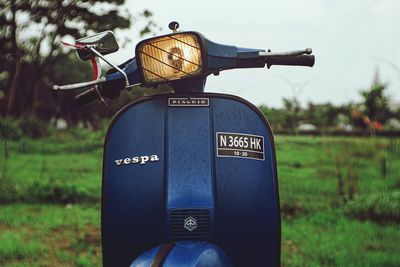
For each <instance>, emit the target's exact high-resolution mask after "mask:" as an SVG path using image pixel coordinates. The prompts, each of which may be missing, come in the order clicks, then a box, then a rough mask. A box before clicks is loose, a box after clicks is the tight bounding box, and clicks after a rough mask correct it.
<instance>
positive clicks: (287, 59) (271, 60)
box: [266, 55, 315, 68]
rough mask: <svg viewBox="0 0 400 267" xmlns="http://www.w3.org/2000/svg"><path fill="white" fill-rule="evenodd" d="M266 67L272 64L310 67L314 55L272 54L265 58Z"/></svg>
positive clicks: (312, 63) (313, 60)
mask: <svg viewBox="0 0 400 267" xmlns="http://www.w3.org/2000/svg"><path fill="white" fill-rule="evenodd" d="M266 63H267V67H268V68H270V67H271V66H272V65H286V66H307V67H312V66H314V63H315V57H314V55H300V56H276V57H274V56H272V57H267V59H266Z"/></svg>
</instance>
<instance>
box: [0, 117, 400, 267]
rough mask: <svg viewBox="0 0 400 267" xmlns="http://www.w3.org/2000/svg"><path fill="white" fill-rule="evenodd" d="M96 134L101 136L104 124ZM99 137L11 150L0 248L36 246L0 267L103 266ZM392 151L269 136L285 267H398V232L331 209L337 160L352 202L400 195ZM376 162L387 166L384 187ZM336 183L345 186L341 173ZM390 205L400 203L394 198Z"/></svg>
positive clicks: (67, 136) (388, 144)
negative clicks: (352, 176)
mask: <svg viewBox="0 0 400 267" xmlns="http://www.w3.org/2000/svg"><path fill="white" fill-rule="evenodd" d="M102 124H104V125H103V126H101V127H104V128H105V126H106V125H107V124H108V122H107V121H104V122H102ZM104 131H105V130H104V129H102V131H98V132H93V131H90V130H87V129H80V128H76V129H68V130H63V131H53V132H52V134H51V136H48V137H46V138H39V139H31V138H21V139H20V140H19V141H9V151H10V157H9V159H8V161H7V169H8V171H7V174H8V175H7V176H8V180H7V183H10V184H9V185H7V186H9V189H6V186H3V185H1V184H0V191H1V188H3V191H1V192H0V197H3V198H4V194H5V193H7V192H9V193H8V196H9V198H8V200H7V201H5V202H7V203H3V204H2V205H0V236H1V235H2V233H5V232H7V233H8V232H9V233H12V235H11V234H9V235H6V236H5V237H3V239H0V247H1V245H2V242H3V241H5V242H8V243H17V242H16V241H15V240H14V239H13V236H14V235H17V236H20V237H19V240H20V241H23V242H25V243H29V241H32V243H33V244H37V243H38V244H43V245H42V247H41V248H40V249H38V250H34V251H36V252H32V253H31V254H30V253H25V254H24V255H25V256H24V257H22V256H17V255H21V254H22V253H19V254H18V253H15V254H13V253H8V254H7V255H9V256H8V258H6V259H5V258H2V256H1V254H0V265H2V266H3V265H4V266H64V265H65V266H77V265H81V266H99V265H101V243H100V209H101V207H100V198H101V168H102V143H103V140H104V139H103V138H104V136H103V135H104ZM397 141H398V140H397V139H396V140H392V139H388V138H374V139H372V138H343V137H306V136H296V137H293V136H276V138H275V142H276V149H277V162H278V174H279V190H280V204H281V212H282V265H283V266H399V265H400V262H399V261H400V259H399V258H398V257H397V255H398V254H399V253H400V251H399V248H400V232H399V231H398V225H394V224H393V223H391V224H388V223H386V224H377V223H375V222H371V221H369V219H368V220H364V221H361V220H358V219H353V217H354V218H359V217H358V216H357V215H354V214H357V213H355V212H353V211H349V210H348V209H349V208H348V207H350V206H351V205H352V204H351V203H352V202H350V203H349V204H347V203H346V204H343V203H337V198H338V197H337V177H336V166H335V159H334V155H337V156H338V157H340V156H341V157H342V161H348V164H351V163H354V164H357V166H358V167H357V168H358V171H359V173H358V175H359V176H358V177H359V180H358V185H357V194H356V195H358V196H360V197H363V196H365V197H367V196H370V195H371V194H372V195H374V194H377V192H389V190H393V189H395V188H397V189H396V191H395V192H399V191H398V189H399V181H400V179H399V178H400V176H399V175H398V174H399V173H400V160H399V159H400V153H399V152H398V150H396V149H394V148H393V146H394V145H393V144H394V143H396V144H397ZM325 147H330V148H331V149H332V153H331V154H329V153H327V151H326V149H324V148H325ZM2 149H3V148H2V147H0V154H2V153H3V151H2ZM382 153H383V154H382ZM382 155H384V156H385V158H386V160H387V163H388V164H387V170H386V171H387V175H386V177H385V178H383V177H382V170H381V161H380V159H381V158H382ZM351 158H356V159H354V160H351ZM343 174H344V177H345V176H346V175H347V174H348V172H347V171H344V172H343ZM346 179H347V178H346ZM346 188H347V187H346ZM13 190H14V191H13ZM346 190H347V189H346ZM396 194H398V193H396ZM375 198H376V199H378V198H379V197H375ZM390 199H391V200H388V201H392V199H393V198H392V197H391V198H390ZM3 200H4V199H3ZM354 201H355V202H356V201H358V198H356V199H355V200H354ZM394 201H395V202H397V203H398V202H399V201H398V197H396V198H394ZM343 205H344V206H343ZM390 205H395V206H393V207H390V209H391V210H392V211H393V210H395V209H396V207H397V206H398V204H393V203H391V204H390ZM396 205H397V206H396ZM385 207H386V206H385ZM382 209H386V208H383V206H382ZM397 209H398V208H397ZM392 213H393V212H392ZM354 237H357V238H354ZM7 240H11V241H7ZM16 247H18V246H16ZM20 249H23V248H21V247H20ZM4 255H5V254H4ZM12 255H15V256H12ZM18 257H19V258H18Z"/></svg>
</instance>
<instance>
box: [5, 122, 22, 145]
mask: <svg viewBox="0 0 400 267" xmlns="http://www.w3.org/2000/svg"><path fill="white" fill-rule="evenodd" d="M0 137H1V138H4V139H7V140H13V141H18V140H19V139H20V138H21V137H22V132H21V129H20V128H19V126H18V125H17V123H15V121H13V120H11V119H8V118H3V117H0Z"/></svg>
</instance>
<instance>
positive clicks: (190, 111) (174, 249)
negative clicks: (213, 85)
mask: <svg viewBox="0 0 400 267" xmlns="http://www.w3.org/2000/svg"><path fill="white" fill-rule="evenodd" d="M170 28H171V29H172V30H173V33H172V34H167V35H163V36H158V37H154V38H150V39H147V40H144V41H141V42H140V43H139V44H138V45H137V46H136V51H135V52H136V57H135V58H133V59H130V60H128V61H127V62H125V63H124V64H122V65H120V66H116V65H113V64H112V63H110V62H107V63H109V64H110V65H111V66H113V68H112V70H111V71H109V72H108V73H107V74H106V75H105V76H103V77H100V76H99V77H98V79H96V80H94V81H92V82H85V83H79V84H73V85H64V86H54V89H56V90H69V89H79V88H89V87H90V89H89V90H88V91H86V92H84V93H82V94H80V95H78V96H77V97H76V101H77V103H78V104H86V103H89V102H91V101H94V100H96V99H99V98H100V99H105V98H108V99H113V98H116V97H118V95H119V92H120V91H121V90H122V89H125V88H131V87H134V86H136V85H141V86H144V87H157V86H159V85H160V84H169V85H170V86H171V87H172V88H173V90H174V93H172V94H159V95H154V96H150V97H144V98H142V99H140V100H137V101H135V102H133V103H130V104H129V105H127V106H126V107H124V108H123V109H122V110H121V111H120V112H118V114H117V115H116V116H115V117H114V119H113V120H112V122H111V124H110V127H109V129H108V132H107V136H106V139H105V143H104V161H103V162H104V163H103V185H102V188H103V189H102V219H101V223H102V247H103V264H104V266H129V265H130V266H279V265H280V212H279V197H278V181H277V178H278V176H277V166H276V157H275V148H274V139H273V135H272V131H271V127H270V125H269V124H268V121H267V120H266V118H265V117H264V116H263V114H262V113H261V112H260V111H259V110H258V109H257V108H256V107H255V106H254V105H252V104H251V103H249V102H247V101H246V100H244V99H241V98H239V97H237V96H232V95H227V94H215V93H205V92H204V86H205V81H206V77H207V76H208V75H210V74H215V75H217V74H219V72H220V71H223V70H228V69H235V68H262V67H264V66H265V65H266V66H267V67H268V68H269V67H270V66H272V65H298V66H310V67H312V66H313V65H314V56H313V55H311V52H312V51H311V49H305V50H299V51H292V52H285V53H273V52H271V51H265V50H260V49H247V48H237V47H235V46H228V45H221V44H217V43H214V42H212V41H210V40H208V39H206V38H205V37H204V36H203V35H201V34H200V33H197V32H179V31H177V28H178V24H177V23H171V24H170ZM75 46H76V47H77V48H78V54H79V56H80V57H81V58H82V59H84V60H87V59H92V62H97V61H96V60H93V58H96V57H100V58H102V59H104V60H105V61H107V60H106V59H105V58H104V57H103V55H105V54H108V53H110V52H114V51H116V50H117V49H118V45H117V44H116V41H115V38H114V35H113V34H112V33H111V32H105V33H100V34H97V35H95V36H91V37H87V38H83V39H80V40H78V41H77V42H76V44H75ZM94 65H95V64H94Z"/></svg>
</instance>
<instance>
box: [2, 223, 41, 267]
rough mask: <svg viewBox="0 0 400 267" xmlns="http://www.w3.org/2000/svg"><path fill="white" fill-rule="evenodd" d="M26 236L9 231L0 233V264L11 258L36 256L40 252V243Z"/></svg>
mask: <svg viewBox="0 0 400 267" xmlns="http://www.w3.org/2000/svg"><path fill="white" fill-rule="evenodd" d="M28 240H29V237H28V236H23V235H21V234H19V233H13V232H10V231H6V232H2V233H1V234H0V264H2V263H4V262H6V261H9V260H11V259H25V258H37V257H39V256H40V255H41V253H42V245H41V244H40V243H39V242H37V241H35V240H29V241H28Z"/></svg>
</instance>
